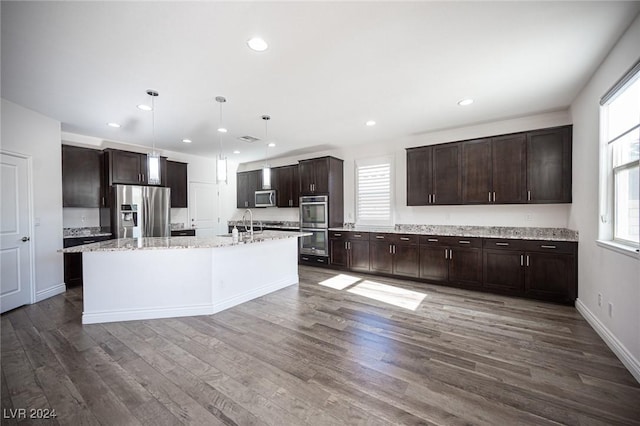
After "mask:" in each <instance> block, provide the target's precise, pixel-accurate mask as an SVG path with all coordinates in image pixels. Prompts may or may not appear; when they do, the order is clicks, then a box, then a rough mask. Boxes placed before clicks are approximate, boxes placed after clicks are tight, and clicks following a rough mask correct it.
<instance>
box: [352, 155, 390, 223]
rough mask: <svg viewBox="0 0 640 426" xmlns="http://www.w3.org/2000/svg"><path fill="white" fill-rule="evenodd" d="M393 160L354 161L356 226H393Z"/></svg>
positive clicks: (388, 158)
mask: <svg viewBox="0 0 640 426" xmlns="http://www.w3.org/2000/svg"><path fill="white" fill-rule="evenodd" d="M392 177H393V159H392V158H391V157H384V158H373V159H365V160H357V161H356V224H357V225H361V226H393V184H392V183H393V182H392V181H393V179H392Z"/></svg>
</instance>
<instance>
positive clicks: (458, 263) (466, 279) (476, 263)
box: [420, 235, 482, 287]
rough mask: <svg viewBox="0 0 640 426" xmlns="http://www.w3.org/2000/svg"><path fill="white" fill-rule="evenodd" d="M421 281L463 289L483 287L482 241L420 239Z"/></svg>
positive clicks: (432, 236) (445, 238) (443, 238)
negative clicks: (451, 285) (452, 285)
mask: <svg viewBox="0 0 640 426" xmlns="http://www.w3.org/2000/svg"><path fill="white" fill-rule="evenodd" d="M420 278H423V279H425V280H428V281H431V282H436V283H443V284H454V285H460V286H464V287H482V240H481V239H479V238H458V237H440V236H434V235H429V236H421V237H420Z"/></svg>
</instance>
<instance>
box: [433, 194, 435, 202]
mask: <svg viewBox="0 0 640 426" xmlns="http://www.w3.org/2000/svg"><path fill="white" fill-rule="evenodd" d="M435 203H436V194H433V204H435Z"/></svg>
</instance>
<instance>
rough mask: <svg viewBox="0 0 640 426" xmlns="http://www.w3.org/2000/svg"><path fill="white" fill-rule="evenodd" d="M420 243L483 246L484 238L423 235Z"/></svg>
mask: <svg viewBox="0 0 640 426" xmlns="http://www.w3.org/2000/svg"><path fill="white" fill-rule="evenodd" d="M420 244H422V245H441V246H449V247H473V248H481V247H482V238H472V237H451V236H445V237H443V236H437V235H421V236H420Z"/></svg>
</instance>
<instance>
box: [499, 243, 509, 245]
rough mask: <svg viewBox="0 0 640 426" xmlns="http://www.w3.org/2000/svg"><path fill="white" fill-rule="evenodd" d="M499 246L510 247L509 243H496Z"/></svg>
mask: <svg viewBox="0 0 640 426" xmlns="http://www.w3.org/2000/svg"><path fill="white" fill-rule="evenodd" d="M496 245H497V246H508V245H509V243H496Z"/></svg>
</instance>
